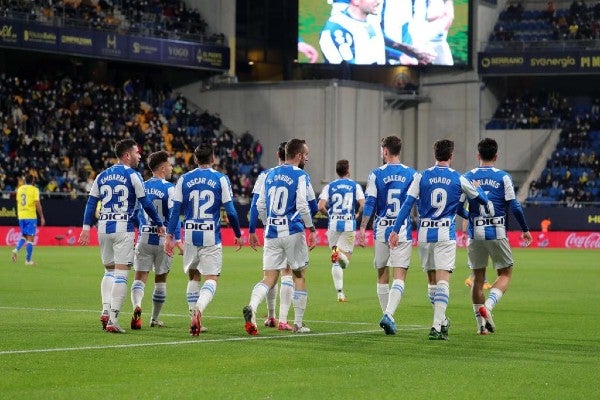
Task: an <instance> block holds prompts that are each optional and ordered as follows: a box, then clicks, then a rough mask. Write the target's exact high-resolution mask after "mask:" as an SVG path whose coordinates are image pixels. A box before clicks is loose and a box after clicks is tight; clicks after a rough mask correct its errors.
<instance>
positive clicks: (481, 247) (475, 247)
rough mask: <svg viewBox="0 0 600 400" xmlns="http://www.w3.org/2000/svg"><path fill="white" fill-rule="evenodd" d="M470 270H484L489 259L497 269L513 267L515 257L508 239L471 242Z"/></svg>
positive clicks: (469, 250) (469, 251)
mask: <svg viewBox="0 0 600 400" xmlns="http://www.w3.org/2000/svg"><path fill="white" fill-rule="evenodd" d="M467 251H468V254H469V268H471V269H482V268H485V267H487V265H488V258H491V259H492V265H493V266H494V268H495V269H502V268H508V267H512V266H513V256H512V251H511V249H510V245H509V244H508V239H496V240H469V244H468V245H467Z"/></svg>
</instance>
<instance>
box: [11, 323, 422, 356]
mask: <svg viewBox="0 0 600 400" xmlns="http://www.w3.org/2000/svg"><path fill="white" fill-rule="evenodd" d="M420 329H424V327H418V328H417V327H409V328H406V329H405V328H398V330H399V331H415V330H420ZM376 332H381V330H379V329H378V330H366V331H347V332H326V333H307V334H295V335H285V336H250V337H235V338H227V339H207V340H180V341H171V342H153V343H130V344H114V345H106V346H82V347H57V348H49V349H29V350H5V351H0V356H3V355H11V354H31V353H55V352H61V351H62V352H66V351H82V350H104V349H126V348H133V347H148V346H177V345H180V344H204V343H218V342H242V341H247V340H270V339H297V338H309V337H319V336H339V335H355V334H363V333H376Z"/></svg>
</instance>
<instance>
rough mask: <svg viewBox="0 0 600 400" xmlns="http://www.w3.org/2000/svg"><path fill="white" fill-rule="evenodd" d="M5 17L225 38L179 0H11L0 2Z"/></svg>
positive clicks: (152, 33)
mask: <svg viewBox="0 0 600 400" xmlns="http://www.w3.org/2000/svg"><path fill="white" fill-rule="evenodd" d="M0 15H1V16H3V17H4V18H10V19H16V20H26V21H35V22H37V23H43V24H51V25H59V26H71V27H77V28H86V29H100V30H105V31H115V32H118V33H121V34H129V35H139V36H151V37H163V38H170V39H182V40H189V41H193V42H199V43H218V44H223V43H224V42H225V35H223V34H222V33H212V34H211V33H209V29H208V24H207V22H206V21H205V20H204V19H203V18H202V15H201V13H200V11H199V10H198V9H195V8H189V7H187V6H186V3H185V2H184V1H181V0H152V1H134V0H113V1H110V0H62V1H52V0H38V1H31V0H29V1H28V0H12V1H9V2H2V4H0Z"/></svg>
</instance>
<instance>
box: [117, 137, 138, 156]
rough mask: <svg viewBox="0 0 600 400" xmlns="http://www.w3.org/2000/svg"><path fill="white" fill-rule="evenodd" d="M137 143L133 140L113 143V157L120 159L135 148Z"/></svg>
mask: <svg viewBox="0 0 600 400" xmlns="http://www.w3.org/2000/svg"><path fill="white" fill-rule="evenodd" d="M137 145H138V144H137V142H136V141H135V140H133V139H122V140H119V141H118V142H117V143H115V155H116V156H117V158H121V157H123V156H124V155H125V153H127V152H128V151H130V150H131V149H132V148H134V147H137Z"/></svg>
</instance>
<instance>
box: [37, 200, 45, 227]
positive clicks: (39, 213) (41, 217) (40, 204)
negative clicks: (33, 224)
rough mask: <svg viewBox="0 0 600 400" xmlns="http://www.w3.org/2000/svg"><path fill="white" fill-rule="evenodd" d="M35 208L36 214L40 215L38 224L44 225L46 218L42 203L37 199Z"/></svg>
mask: <svg viewBox="0 0 600 400" xmlns="http://www.w3.org/2000/svg"><path fill="white" fill-rule="evenodd" d="M35 209H36V211H37V215H39V216H40V224H41V225H42V226H44V225H46V219H45V218H44V210H43V209H42V203H41V202H40V201H39V200H36V201H35Z"/></svg>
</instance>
